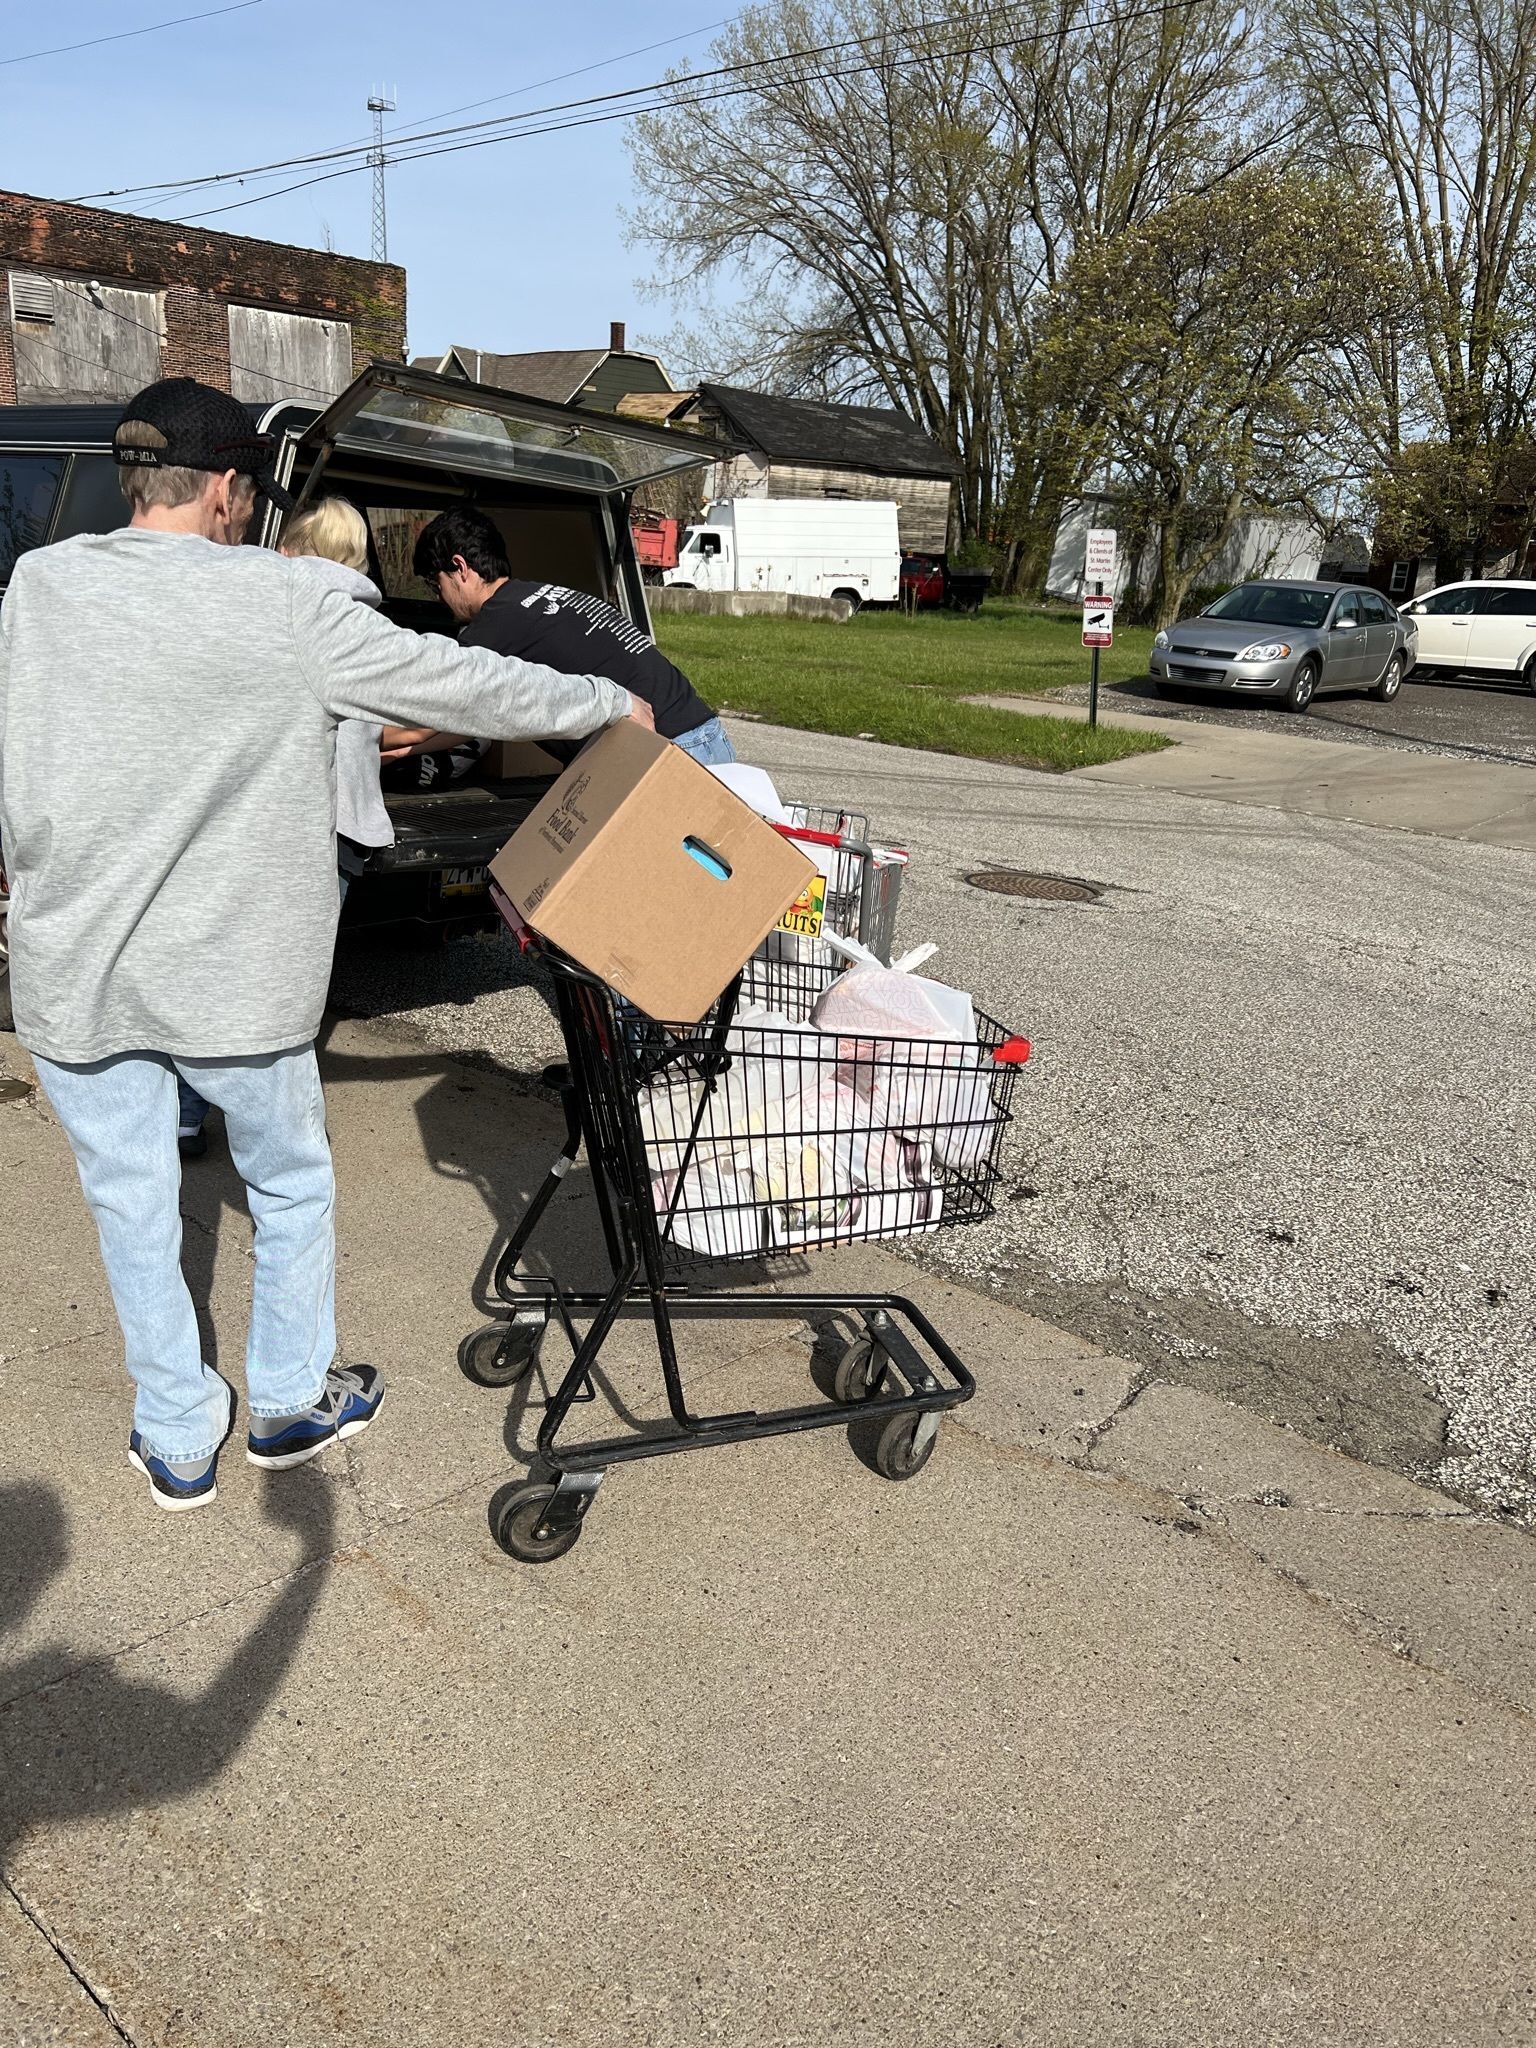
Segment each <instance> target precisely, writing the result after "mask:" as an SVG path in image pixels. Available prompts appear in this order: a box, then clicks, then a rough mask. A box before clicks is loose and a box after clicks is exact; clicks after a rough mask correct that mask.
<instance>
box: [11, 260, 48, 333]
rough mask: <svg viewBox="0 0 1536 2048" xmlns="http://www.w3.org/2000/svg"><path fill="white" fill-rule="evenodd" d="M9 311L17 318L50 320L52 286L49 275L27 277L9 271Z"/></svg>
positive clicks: (18, 272)
mask: <svg viewBox="0 0 1536 2048" xmlns="http://www.w3.org/2000/svg"><path fill="white" fill-rule="evenodd" d="M11 311H12V313H14V315H15V316H16V318H17V319H18V320H43V321H48V320H52V319H53V317H54V286H53V279H52V278H51V277H28V276H25V275H24V274H23V273H22V272H20V271H17V270H13V271H12V272H11Z"/></svg>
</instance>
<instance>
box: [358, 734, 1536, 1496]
mask: <svg viewBox="0 0 1536 2048" xmlns="http://www.w3.org/2000/svg"><path fill="white" fill-rule="evenodd" d="M735 737H736V739H737V742H738V746H739V748H740V750H741V752H742V754H743V756H744V758H747V759H749V760H753V761H756V762H759V763H761V764H762V765H763V766H765V767H768V768H770V769H771V770H773V771H774V773H775V774H776V776H777V777H778V780H779V782H780V785H781V788H782V790H783V792H784V793H785V794H786V795H787V796H791V797H795V798H800V799H803V800H807V801H812V802H816V803H827V804H838V803H842V804H851V805H853V806H854V807H856V808H859V809H862V810H865V811H867V812H868V814H869V815H870V816H871V817H872V818H873V819H874V821H875V826H876V829H877V831H878V832H879V833H880V834H881V835H882V836H883V837H884V838H885V839H887V840H888V841H889V842H891V843H894V844H900V845H905V846H908V847H910V848H911V850H912V855H913V859H912V866H911V869H910V872H909V875H908V880H907V885H906V891H905V896H904V903H903V915H902V922H901V932H902V938H903V942H904V943H917V942H918V941H921V940H924V939H929V938H933V939H938V940H939V941H940V943H941V950H940V952H939V954H938V956H937V957H936V959H935V960H934V963H933V972H935V973H936V974H939V975H941V976H945V977H949V978H952V979H954V980H955V981H957V982H959V983H961V984H962V985H964V986H967V987H969V988H970V989H971V990H972V991H973V992H974V994H975V995H976V997H977V999H978V1001H979V1002H980V1003H981V1004H982V1006H983V1007H984V1008H985V1009H987V1010H988V1011H989V1012H991V1013H992V1014H993V1015H995V1016H997V1017H998V1018H999V1019H1001V1020H1002V1021H1003V1022H1005V1023H1006V1024H1008V1025H1009V1026H1010V1027H1012V1028H1015V1029H1018V1030H1020V1031H1023V1032H1024V1033H1026V1034H1027V1035H1028V1036H1030V1037H1031V1038H1032V1039H1033V1040H1034V1041H1035V1044H1036V1057H1035V1060H1034V1062H1033V1064H1032V1065H1031V1067H1030V1068H1028V1069H1027V1070H1026V1073H1025V1077H1024V1085H1023V1087H1022V1089H1021V1094H1020V1115H1019V1121H1018V1124H1017V1126H1016V1129H1015V1132H1014V1134H1013V1139H1012V1143H1011V1146H1010V1149H1009V1152H1008V1154H1007V1165H1008V1176H1009V1178H1008V1186H1007V1188H1006V1190H1005V1191H1004V1198H1003V1200H1002V1201H1001V1203H1000V1206H999V1211H998V1214H997V1216H996V1217H995V1218H994V1219H993V1220H992V1221H991V1222H989V1223H987V1224H984V1225H982V1226H980V1227H977V1228H974V1229H968V1230H963V1231H954V1232H945V1233H940V1235H939V1236H937V1237H935V1238H933V1239H931V1240H928V1241H926V1242H925V1243H923V1244H922V1245H919V1246H917V1247H915V1248H914V1250H913V1256H914V1257H915V1258H917V1259H919V1260H921V1261H923V1262H925V1263H926V1264H928V1265H930V1266H934V1267H936V1268H941V1269H943V1270H946V1271H950V1272H953V1273H955V1274H958V1275H960V1276H962V1277H963V1278H965V1279H966V1281H967V1282H968V1283H969V1284H971V1285H975V1286H980V1287H983V1288H985V1289H988V1290H991V1291H993V1292H994V1293H996V1294H997V1295H998V1296H999V1297H1000V1298H1003V1299H1006V1300H1010V1301H1013V1302H1016V1303H1019V1304H1022V1305H1024V1306H1026V1307H1029V1308H1031V1309H1033V1310H1034V1311H1035V1312H1036V1313H1038V1314H1040V1315H1043V1316H1044V1317H1045V1318H1046V1319H1047V1320H1049V1321H1050V1322H1052V1323H1054V1324H1057V1325H1059V1326H1061V1327H1063V1328H1065V1329H1068V1330H1071V1331H1075V1332H1077V1333H1079V1334H1081V1335H1083V1336H1084V1337H1087V1338H1089V1339H1091V1340H1092V1341H1094V1342H1095V1343H1098V1344H1099V1345H1101V1346H1103V1348H1105V1349H1106V1350H1109V1351H1113V1352H1115V1353H1117V1354H1120V1355H1123V1356H1125V1357H1128V1358H1131V1359H1133V1360H1135V1361H1137V1362H1138V1364H1139V1365H1140V1366H1141V1368H1142V1369H1143V1370H1145V1371H1147V1372H1148V1373H1155V1374H1157V1375H1158V1376H1160V1377H1163V1378H1167V1379H1172V1380H1176V1381H1180V1382H1182V1383H1185V1384H1190V1385H1195V1386H1198V1387H1201V1388H1203V1389H1205V1390H1207V1391H1210V1392H1214V1393H1218V1394H1220V1395H1222V1396H1223V1397H1226V1398H1230V1399H1233V1400H1238V1401H1242V1402H1244V1403H1246V1404H1247V1405H1248V1406H1249V1407H1250V1408H1251V1409H1252V1410H1253V1411H1254V1412H1255V1413H1257V1414H1259V1415H1262V1416H1264V1417H1266V1418H1267V1419H1270V1420H1272V1421H1274V1422H1277V1423H1281V1424H1284V1425H1286V1426H1289V1427H1292V1428H1295V1429H1298V1430H1301V1431H1303V1432H1305V1433H1306V1434H1308V1435H1309V1436H1312V1437H1313V1438H1315V1439H1317V1440H1319V1441H1322V1442H1326V1443H1329V1444H1333V1445H1336V1446H1337V1447H1339V1448H1342V1449H1344V1450H1346V1451H1348V1452H1350V1453H1351V1454H1353V1455H1356V1456H1360V1457H1366V1458H1370V1459H1372V1460H1373V1461H1375V1462H1378V1463H1380V1464H1383V1465H1386V1466H1388V1467H1390V1468H1392V1469H1394V1470H1396V1471H1399V1472H1404V1473H1409V1474H1413V1475H1416V1476H1419V1477H1430V1478H1434V1479H1435V1480H1436V1481H1437V1483H1439V1484H1442V1485H1446V1486H1449V1487H1452V1488H1454V1489H1455V1490H1456V1491H1458V1492H1459V1493H1460V1494H1462V1495H1463V1496H1464V1497H1466V1498H1468V1499H1471V1500H1475V1501H1477V1502H1479V1503H1481V1504H1483V1505H1485V1506H1489V1507H1492V1508H1494V1509H1496V1510H1497V1511H1500V1512H1508V1513H1510V1514H1513V1515H1517V1516H1521V1517H1531V1516H1536V1474H1533V1470H1532V1467H1531V1462H1530V1457H1531V1446H1532V1443H1533V1441H1536V1205H1533V1202H1532V1189H1533V1187H1536V1063H1533V1061H1532V1058H1531V1031H1532V1018H1533V1016H1536V971H1533V968H1532V964H1531V954H1530V948H1529V943H1528V935H1529V933H1530V931H1531V929H1532V928H1533V924H1536V860H1533V858H1532V856H1531V855H1530V854H1529V853H1528V852H1525V851H1520V850H1517V849H1513V848H1510V847H1506V846H1503V845H1478V844H1468V843H1465V842H1463V841H1460V840H1455V839H1441V838H1437V837H1433V836H1424V835H1420V834H1417V833H1412V834H1411V833H1408V832H1402V831H1392V830H1384V829H1375V828H1372V827H1368V826H1363V825H1359V824H1355V823H1350V822H1345V821H1342V820H1339V819H1336V818H1331V817H1327V816H1322V815H1318V814H1315V813H1305V812H1304V813H1292V812H1288V811H1285V810H1281V809H1272V808H1248V807H1245V806H1244V805H1243V804H1242V803H1241V801H1240V800H1239V799H1237V798H1229V799H1227V800H1225V801H1222V802H1212V801H1206V800H1204V799H1202V798H1200V797H1194V796H1189V795H1186V794H1182V793H1179V792H1177V791H1170V790H1166V789H1159V788H1150V787H1142V786H1139V785H1135V784H1131V783H1129V782H1124V783H1122V782H1120V781H1119V780H1118V779H1115V778H1114V777H1112V776H1111V775H1110V772H1109V771H1103V772H1102V774H1098V773H1096V774H1095V776H1094V777H1092V778H1089V777H1085V776H1075V777H1059V776H1050V775H1042V774H1032V773H1030V772H1029V771H1027V770H1018V769H1009V768H1006V767H1002V766H1000V765H998V764H995V763H981V762H974V761H967V760H958V759H952V758H946V757H937V756H932V755H924V754H921V753H917V752H913V751H909V750H905V749H898V748H890V747H883V746H879V745H876V744H872V743H868V742H860V741H857V740H839V739H833V738H828V737H825V736H822V735H814V734H807V733H798V732H788V731H783V730H780V729H776V728H771V727H765V726H749V725H738V726H737V727H736V728H735ZM1234 751H1240V750H1234ZM1145 758H1146V759H1148V760H1150V761H1152V762H1153V764H1154V767H1155V766H1156V765H1157V764H1159V763H1164V762H1167V761H1168V760H1169V759H1170V758H1171V757H1170V756H1169V755H1166V754H1164V755H1158V756H1149V757H1145ZM1133 765H1134V764H1133ZM1412 772H1417V771H1413V770H1412V768H1411V764H1410V763H1409V761H1408V760H1407V759H1406V758H1405V759H1404V761H1403V762H1402V764H1401V773H1402V774H1404V775H1408V774H1411V773H1412ZM1421 772H1422V777H1423V779H1424V780H1425V781H1426V783H1427V784H1431V785H1432V784H1433V783H1434V782H1435V780H1436V777H1437V773H1438V772H1439V771H1437V770H1436V769H1435V767H1434V766H1433V764H1431V763H1428V762H1426V763H1425V765H1424V768H1423V770H1422V771H1421ZM1468 772H1470V771H1468ZM1487 772H1488V774H1489V776H1490V778H1495V779H1497V778H1504V779H1515V780H1519V781H1520V782H1521V787H1522V789H1523V788H1524V786H1525V785H1524V782H1523V777H1522V776H1521V774H1520V772H1519V771H1516V770H1513V769H1511V768H1509V767H1507V766H1500V765H1498V764H1490V766H1489V768H1488V771H1487ZM1532 789H1533V791H1536V784H1533V785H1532ZM995 868H1017V869H1022V870H1028V871H1048V872H1051V873H1056V874H1065V875H1068V876H1080V877H1086V878H1088V879H1090V880H1091V881H1094V882H1096V883H1097V884H1098V885H1100V887H1101V888H1102V892H1103V893H1102V894H1101V895H1100V897H1099V898H1098V900H1097V901H1094V902H1091V903H1087V904H1082V903H1079V904H1071V903H1062V902H1045V901H1031V900H1029V899H1027V898H1023V899H1013V898H1008V897H1003V896H998V895H995V894H989V893H983V892H982V891H980V890H978V889H976V888H975V887H973V886H971V885H970V884H969V883H968V882H967V880H966V877H967V876H968V875H971V874H974V873H977V872H980V871H983V870H986V869H995ZM336 991H337V995H338V999H339V1000H340V1001H341V1002H342V1003H343V1004H344V1005H345V1006H346V1007H347V1008H348V1009H350V1010H352V1011H355V1012H357V1013H359V1014H366V1015H371V1016H376V1017H381V1018H386V1019H388V1020H390V1021H391V1022H392V1023H396V1024H404V1025H406V1026H408V1027H409V1028H410V1029H411V1030H413V1031H415V1032H417V1033H419V1034H420V1035H421V1036H422V1037H423V1038H424V1039H425V1041H426V1042H427V1043H428V1044H430V1045H432V1046H434V1047H439V1048H442V1049H444V1050H452V1051H454V1052H457V1053H461V1054H465V1053H467V1054H468V1055H470V1056H471V1057H478V1058H483V1059H488V1060H491V1061H494V1062H495V1063H497V1064H499V1065H500V1066H501V1067H503V1068H504V1069H507V1070H510V1071H512V1072H514V1073H518V1074H520V1075H522V1076H523V1077H525V1079H526V1081H527V1083H528V1084H529V1085H532V1083H533V1080H534V1077H535V1076H536V1075H537V1072H538V1070H539V1068H540V1067H542V1065H543V1064H544V1063H545V1062H546V1061H548V1060H551V1059H554V1058H558V1057H559V1054H560V1043H559V1038H558V1034H557V1033H556V1031H555V1029H554V1026H553V1022H552V1019H551V1017H550V1014H549V1009H548V1004H547V1002H546V1000H545V998H544V997H543V995H542V994H541V992H540V990H539V988H538V986H537V983H536V981H535V980H532V979H530V976H529V973H528V970H527V969H526V967H525V966H524V965H523V964H522V963H521V961H520V960H519V959H518V958H517V956H516V954H515V952H514V951H513V950H512V949H511V948H510V947H509V946H503V945H500V944H495V943H492V944H488V945H483V946H470V947H463V948H459V949H456V950H452V951H450V952H448V953H447V954H444V955H442V956H418V957H416V958H415V959H414V960H409V959H408V960H405V961H402V960H401V958H400V956H399V955H398V953H395V952H393V951H388V952H376V953H372V954H369V953H366V952H362V951H357V950H354V951H350V952H349V953H347V954H346V955H344V957H343V959H342V962H341V964H340V966H339V969H338V976H337V982H336Z"/></svg>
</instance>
